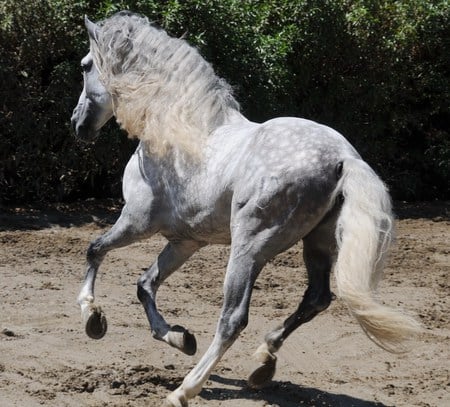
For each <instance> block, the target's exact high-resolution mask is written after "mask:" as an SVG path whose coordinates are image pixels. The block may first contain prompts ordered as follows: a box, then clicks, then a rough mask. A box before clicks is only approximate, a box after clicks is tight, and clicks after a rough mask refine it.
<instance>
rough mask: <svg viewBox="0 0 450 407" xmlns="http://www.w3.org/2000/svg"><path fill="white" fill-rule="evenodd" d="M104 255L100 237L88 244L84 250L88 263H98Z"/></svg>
mask: <svg viewBox="0 0 450 407" xmlns="http://www.w3.org/2000/svg"><path fill="white" fill-rule="evenodd" d="M104 256H105V253H104V250H103V248H102V238H101V237H100V238H98V239H96V240H94V241H92V242H91V243H90V244H89V247H88V249H87V252H86V259H87V261H88V263H90V264H96V263H97V264H99V263H100V262H101V261H102V260H103V257H104Z"/></svg>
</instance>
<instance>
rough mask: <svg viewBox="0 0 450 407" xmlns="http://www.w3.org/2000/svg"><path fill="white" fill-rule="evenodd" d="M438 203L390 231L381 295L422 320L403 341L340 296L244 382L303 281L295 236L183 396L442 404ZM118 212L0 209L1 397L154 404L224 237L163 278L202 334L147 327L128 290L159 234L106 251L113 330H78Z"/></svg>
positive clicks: (103, 297) (170, 375) (103, 283)
mask: <svg viewBox="0 0 450 407" xmlns="http://www.w3.org/2000/svg"><path fill="white" fill-rule="evenodd" d="M446 208H448V206H446V204H445V203H440V204H433V205H425V206H423V205H422V206H421V205H419V206H406V207H405V206H404V205H403V206H400V207H398V208H397V210H398V212H399V214H400V220H399V221H398V239H397V244H396V246H395V248H394V250H393V254H392V256H391V258H390V261H389V264H388V268H387V270H386V274H385V279H384V280H383V283H382V285H381V289H380V295H381V297H382V299H383V301H384V302H386V303H387V304H390V305H392V306H395V307H401V308H403V309H405V310H407V311H408V312H410V313H412V314H415V315H416V316H417V318H418V319H419V320H420V321H421V322H422V324H423V326H424V327H425V331H426V334H425V335H424V336H423V337H421V338H419V339H417V340H415V341H414V342H412V343H411V352H410V353H407V354H402V355H392V354H389V353H387V352H385V351H383V350H381V349H379V348H377V347H376V346H375V345H374V344H373V343H372V342H371V341H369V340H368V339H367V338H366V336H365V335H364V334H363V333H362V331H361V330H360V328H359V326H358V325H357V324H356V323H355V321H354V320H353V319H352V318H351V317H350V316H349V315H348V313H347V311H346V309H345V307H344V306H343V304H342V303H341V302H340V301H339V300H336V301H334V302H333V303H332V305H331V306H330V308H329V309H328V310H327V311H325V312H324V313H323V314H321V315H319V316H318V317H317V318H316V319H314V320H313V321H312V322H310V323H309V324H306V325H304V326H302V327H301V328H300V329H298V330H297V331H296V332H295V333H294V334H293V335H292V336H291V337H290V338H289V339H288V341H287V342H286V343H285V345H284V347H283V348H282V349H281V350H280V352H279V358H278V370H277V373H276V375H275V378H274V381H273V382H272V384H271V385H269V386H268V387H267V388H265V389H263V390H259V391H252V390H249V389H248V388H246V385H245V383H246V378H247V377H248V375H249V374H250V373H251V372H252V370H253V369H254V368H255V367H256V366H257V365H256V364H255V362H253V360H252V358H251V355H252V353H253V352H254V351H255V349H256V348H257V347H258V345H259V344H260V343H261V341H262V338H263V336H264V334H265V333H266V332H267V331H268V330H270V329H271V328H273V327H274V326H276V325H277V324H278V323H280V322H281V321H282V320H284V319H285V318H286V317H287V316H288V315H289V313H290V312H292V311H293V310H294V308H295V307H296V306H297V304H298V301H299V299H300V298H301V296H302V294H303V291H304V289H305V283H306V280H305V270H304V266H303V263H302V260H301V245H297V246H295V247H293V248H292V249H290V250H289V251H288V252H286V253H284V254H282V255H280V256H278V257H277V258H276V259H274V260H273V261H272V262H271V263H270V264H269V265H268V266H267V267H266V268H265V270H264V271H263V273H262V275H261V277H260V279H259V280H258V282H257V285H256V287H255V288H256V289H255V291H254V295H253V298H252V307H251V315H250V323H249V326H248V327H247V329H246V330H245V331H244V333H243V334H242V335H241V337H240V338H239V339H238V341H237V342H236V343H235V345H234V346H233V347H232V348H231V349H230V350H229V352H228V353H227V354H226V355H225V357H224V358H223V360H222V361H221V363H220V364H219V366H218V367H217V368H216V370H215V373H214V374H213V376H212V377H211V378H210V380H209V381H208V382H207V385H206V386H205V388H204V390H203V391H202V392H201V394H200V395H199V396H198V397H197V398H195V399H194V400H193V401H192V402H191V404H190V406H211V407H216V406H223V407H231V406H237V407H253V406H255V407H256V406H272V407H275V406H278V407H294V406H302V405H305V406H367V407H370V406H442V407H443V406H450V374H449V371H450V341H449V337H450V326H449V320H450V317H449V304H450V298H449V293H450V290H449V288H450V282H449V271H450V270H449V263H450V260H449V241H450V228H449V218H448V209H446ZM116 216H117V207H115V206H114V205H112V204H110V203H102V205H101V206H100V207H99V206H98V204H97V203H92V202H91V203H89V204H87V203H85V204H82V205H76V206H65V207H53V208H47V209H45V210H42V209H36V208H34V209H33V208H9V209H5V208H3V209H0V406H5V407H9V406H27V407H28V406H29V407H31V406H40V405H45V406H57V407H60V406H77V407H79V406H136V407H139V406H161V405H162V403H163V399H164V397H165V395H166V394H167V393H168V392H170V391H171V390H173V389H174V388H175V387H176V386H177V385H178V384H180V382H181V381H182V379H183V377H184V375H185V374H186V373H187V372H188V371H189V369H191V368H192V367H193V366H194V364H195V363H196V361H198V360H199V357H200V355H201V354H202V353H203V352H204V351H205V350H206V348H207V346H208V344H209V343H210V341H211V339H212V336H213V334H214V331H215V324H216V320H217V317H218V313H219V310H220V306H221V293H222V280H223V275H224V269H225V265H226V262H227V256H228V248H227V247H222V246H217V247H208V248H205V249H203V250H201V251H200V252H199V253H198V254H196V255H195V256H194V257H193V258H192V259H191V260H190V261H189V262H188V263H187V264H186V265H185V266H184V267H183V268H182V269H181V270H180V271H178V272H177V273H175V274H174V275H173V276H172V277H171V278H170V279H169V280H168V281H167V282H166V284H165V285H164V286H163V287H162V288H161V290H160V294H159V307H160V309H161V311H162V313H163V314H164V315H165V317H166V319H167V320H168V321H169V322H171V323H174V324H176V323H178V324H180V325H184V326H186V327H187V328H189V329H190V330H191V332H193V333H195V335H196V337H197V341H198V352H197V354H196V355H195V356H193V357H189V356H186V355H184V354H181V353H179V352H177V351H176V350H174V349H172V348H170V347H169V346H168V345H166V344H164V343H162V342H157V341H155V340H154V339H152V337H151V334H150V332H149V328H148V323H147V320H146V317H145V315H144V312H143V309H142V307H141V305H140V303H139V302H138V300H137V298H136V286H135V283H136V280H137V279H138V277H139V275H140V274H141V273H142V269H143V268H146V267H147V266H148V265H149V264H150V263H151V262H152V261H153V259H155V256H156V255H157V253H158V252H159V251H160V250H161V248H162V247H163V245H164V239H163V238H162V237H160V236H155V237H154V238H152V239H150V240H148V241H144V242H140V243H137V244H133V245H132V246H129V247H127V248H124V249H120V250H116V251H114V252H111V253H110V254H109V255H108V256H107V258H106V259H105V261H104V263H103V266H102V269H101V272H100V274H99V277H98V280H97V286H96V288H97V290H96V294H97V303H98V304H100V305H102V307H103V309H104V310H105V312H106V315H107V318H108V323H109V330H108V333H107V335H106V336H105V337H104V338H103V339H101V340H98V341H95V340H91V339H89V338H88V337H87V336H86V335H85V333H84V331H83V327H82V325H81V320H80V315H79V310H78V306H77V304H76V297H77V294H78V290H79V288H80V284H81V281H82V278H83V276H84V258H85V249H86V248H87V245H88V243H89V241H90V240H91V239H92V238H94V237H96V236H97V235H99V234H100V233H103V231H105V230H107V228H108V227H109V226H110V223H111V221H113V219H114V218H115V217H116Z"/></svg>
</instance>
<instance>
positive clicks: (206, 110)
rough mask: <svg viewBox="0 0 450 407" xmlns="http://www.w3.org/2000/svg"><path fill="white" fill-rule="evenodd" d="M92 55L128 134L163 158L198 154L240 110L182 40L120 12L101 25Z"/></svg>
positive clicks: (117, 116)
mask: <svg viewBox="0 0 450 407" xmlns="http://www.w3.org/2000/svg"><path fill="white" fill-rule="evenodd" d="M97 37H98V38H96V41H92V40H91V53H92V55H93V58H94V61H95V64H96V67H97V69H98V70H99V73H100V80H101V81H102V83H103V84H104V86H105V87H106V89H107V90H108V92H110V94H111V95H112V97H113V104H114V114H115V116H116V119H117V121H118V123H120V125H121V126H122V128H124V129H125V130H126V131H127V132H128V134H129V135H130V136H131V137H133V136H135V137H138V138H140V139H141V140H142V141H143V142H144V143H145V144H146V146H147V148H148V149H149V150H150V151H152V152H154V153H159V154H162V153H164V152H165V151H167V149H168V148H171V147H176V148H181V149H182V150H184V151H186V152H188V153H194V154H196V153H197V152H198V151H199V147H200V145H201V143H202V142H204V141H205V138H206V137H208V135H209V134H210V133H211V132H212V131H213V130H214V129H215V128H217V127H218V126H220V125H221V124H223V123H224V122H225V120H226V118H227V115H228V114H229V113H230V112H231V111H232V110H236V109H238V108H239V106H238V103H237V102H236V100H235V99H234V98H233V96H232V94H231V89H230V86H229V85H228V84H227V83H226V82H225V81H224V80H222V79H220V78H219V77H217V76H216V74H215V73H214V70H213V68H212V67H211V65H210V64H209V63H208V62H206V61H205V60H204V59H203V58H202V57H201V56H200V54H199V53H198V51H197V50H196V49H195V48H194V47H192V46H190V45H189V44H188V43H187V42H186V41H184V40H182V39H176V38H172V37H170V36H169V35H168V34H167V33H166V32H165V31H164V30H162V29H160V28H158V27H155V26H154V25H152V24H151V23H150V22H149V20H148V19H147V18H145V17H141V16H139V15H136V14H132V13H126V12H120V13H117V14H115V15H113V16H112V17H110V18H108V19H106V20H104V21H103V22H101V23H100V31H99V32H98V35H97Z"/></svg>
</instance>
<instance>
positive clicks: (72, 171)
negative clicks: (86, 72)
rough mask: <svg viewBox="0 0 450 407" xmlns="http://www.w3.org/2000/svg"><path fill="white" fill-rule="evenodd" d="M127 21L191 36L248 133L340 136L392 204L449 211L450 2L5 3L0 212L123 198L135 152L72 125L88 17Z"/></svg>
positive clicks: (122, 138) (1, 16)
mask: <svg viewBox="0 0 450 407" xmlns="http://www.w3.org/2000/svg"><path fill="white" fill-rule="evenodd" d="M121 9H128V10H132V11H136V12H140V13H143V14H145V15H147V16H148V17H149V18H150V19H151V20H153V21H155V22H156V23H158V24H160V25H161V26H163V27H164V28H165V29H166V30H167V31H168V32H169V33H171V34H172V35H174V36H181V35H182V34H184V33H186V32H187V33H188V40H189V41H190V42H191V43H192V44H194V45H196V46H197V47H199V48H200V51H201V53H202V54H203V55H204V56H205V58H206V59H207V60H208V61H209V62H211V63H212V64H213V65H214V67H215V69H216V71H217V72H218V73H219V75H221V76H223V77H224V78H226V79H227V80H228V82H229V83H231V85H232V86H233V87H234V89H235V93H236V96H237V99H238V100H239V101H240V102H241V105H242V110H243V113H244V114H245V115H246V116H247V117H249V118H250V119H252V120H256V121H263V120H266V119H268V118H271V117H273V116H280V115H295V116H301V117H306V118H309V119H313V120H316V121H319V122H322V123H325V124H328V125H330V126H332V127H334V128H335V129H337V130H338V131H340V132H342V133H343V134H344V135H345V136H346V137H347V138H348V139H349V140H350V141H351V142H352V143H353V144H354V145H355V147H356V148H357V149H358V150H359V151H360V153H361V154H362V156H363V157H364V158H365V159H366V160H367V161H368V162H369V163H370V164H371V165H372V166H373V167H374V168H375V169H376V170H377V172H378V173H380V175H381V176H382V177H383V179H384V180H385V181H386V182H387V183H388V184H389V186H390V188H391V191H392V192H393V195H394V197H395V198H396V199H404V200H428V199H436V198H440V199H448V198H449V189H448V185H449V182H448V180H449V175H450V139H449V123H450V109H449V100H450V99H449V89H450V86H449V85H450V83H449V76H450V75H449V69H450V61H449V56H450V49H449V41H450V5H449V1H448V0H397V1H395V0H298V1H290V2H286V1H285V0H253V1H250V0H242V1H237V0H187V1H176V0H169V1H151V0H149V1H143V0H142V1H115V2H114V1H87V0H83V1H80V0H79V1H70V0H41V1H36V0H20V1H17V0H1V1H0V201H1V202H2V203H5V204H8V203H23V202H32V201H36V200H44V201H70V200H75V199H81V198H87V197H113V196H119V195H120V182H121V174H122V171H123V168H124V166H125V164H126V161H127V160H128V158H129V156H130V154H131V152H132V151H133V149H134V147H135V143H136V142H135V141H131V140H128V139H127V137H126V135H124V134H123V133H122V132H121V131H120V130H118V128H117V126H116V125H114V124H110V125H108V126H107V128H105V129H104V131H103V132H102V136H101V137H100V139H99V140H97V141H96V143H94V144H90V145H86V144H80V143H78V142H77V141H76V140H75V138H74V137H73V135H72V133H71V130H70V123H69V119H70V115H71V112H72V109H73V108H74V106H75V104H76V101H77V99H78V95H79V93H80V90H81V73H80V70H79V60H80V59H81V57H82V56H83V55H84V54H85V53H86V52H87V46H88V45H87V36H86V34H85V30H84V26H83V16H84V15H85V14H87V15H88V16H89V17H90V18H91V19H93V20H98V19H103V18H105V17H107V16H109V15H111V14H112V13H114V12H116V11H119V10H121Z"/></svg>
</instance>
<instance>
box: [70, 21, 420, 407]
mask: <svg viewBox="0 0 450 407" xmlns="http://www.w3.org/2000/svg"><path fill="white" fill-rule="evenodd" d="M85 23H86V27H87V31H88V34H89V38H90V52H89V53H88V54H87V55H86V57H84V58H83V60H82V63H81V64H82V68H83V71H84V89H83V92H82V94H81V96H80V99H79V102H78V105H77V106H76V108H75V110H74V112H73V116H72V124H73V127H74V129H75V131H76V134H77V135H78V137H80V138H81V139H92V138H93V137H95V135H96V134H97V133H98V131H99V130H100V128H101V127H102V126H103V125H104V124H105V123H106V122H107V121H108V120H109V119H110V118H111V117H112V116H115V118H116V120H117V121H118V122H119V123H120V124H121V126H122V127H123V128H124V129H125V130H126V131H127V132H128V134H129V135H130V136H135V137H138V138H139V139H140V140H141V141H140V144H139V146H138V148H137V150H136V152H135V153H134V155H133V156H132V157H131V159H130V161H129V162H128V165H127V166H126V169H125V173H124V177H123V195H124V199H125V206H124V208H123V210H122V213H121V215H120V217H119V219H118V220H117V222H116V223H115V225H114V226H113V227H112V228H111V230H110V231H108V232H107V233H105V234H104V235H103V236H101V237H99V238H98V239H96V240H94V241H93V242H92V243H91V244H90V246H89V249H88V252H87V263H88V265H87V273H86V277H85V280H84V284H83V286H82V289H81V292H80V294H79V297H78V302H79V304H80V306H81V311H82V316H83V320H84V322H85V326H86V332H87V334H88V335H89V336H90V337H92V338H101V337H102V336H103V335H104V334H105V332H106V319H105V316H104V314H103V312H102V311H101V309H100V307H99V306H97V305H96V304H95V302H94V282H95V277H96V273H97V270H98V268H99V266H100V263H101V262H102V260H103V258H104V256H105V254H106V253H107V252H108V251H109V250H111V249H114V248H118V247H122V246H125V245H128V244H130V243H132V242H135V241H137V240H139V239H143V238H148V237H150V236H152V235H153V234H155V233H160V234H162V235H163V236H165V237H166V238H167V240H168V243H167V246H166V247H165V248H164V250H163V251H162V252H161V253H160V254H159V256H158V258H157V260H156V261H155V262H154V263H153V264H152V265H151V266H150V268H149V269H148V270H147V271H145V272H144V274H143V275H142V276H141V277H140V279H139V281H138V284H137V285H138V289H137V295H138V297H139V300H140V301H141V303H142V305H143V306H144V309H145V312H146V314H147V317H148V320H149V323H150V327H151V331H152V334H153V336H154V337H155V338H156V339H159V340H162V341H165V342H167V343H168V344H169V345H172V346H174V347H176V348H178V349H180V350H181V351H183V352H185V353H186V354H188V355H192V354H194V353H195V351H196V340H195V337H194V335H193V334H192V333H190V332H189V331H188V330H186V329H185V328H183V327H181V326H171V325H170V324H168V323H167V322H166V321H165V319H164V318H163V316H162V315H161V314H160V313H159V311H158V309H157V305H156V293H157V290H158V287H159V286H160V285H161V284H162V283H163V281H164V280H165V279H166V278H167V277H168V276H169V275H171V274H172V273H173V272H174V271H175V270H177V269H178V268H179V267H180V266H181V265H182V264H183V263H185V262H186V260H187V259H189V257H190V256H191V255H192V254H193V253H195V252H196V251H197V250H199V249H200V248H201V247H203V246H205V245H207V244H214V243H220V244H230V245H231V250H230V257H229V261H228V266H227V271H226V276H225V281H224V288H223V290H224V300H223V307H222V311H221V314H220V318H219V321H218V324H217V330H216V333H215V336H214V340H213V341H212V343H211V345H210V346H209V348H208V350H207V351H206V353H205V354H204V355H203V357H202V358H201V359H200V361H199V362H198V364H197V365H196V366H195V367H194V368H193V369H192V371H191V372H190V373H189V374H188V375H187V376H186V377H185V379H184V381H183V383H182V384H181V385H180V386H179V387H178V388H177V389H176V390H175V391H173V392H172V393H171V394H170V395H169V396H168V398H167V401H166V402H167V403H168V405H170V406H187V404H188V399H190V398H192V397H194V396H195V395H197V394H198V393H199V392H200V391H201V388H202V385H203V384H204V383H205V381H206V380H207V378H208V377H209V375H210V373H211V371H212V369H213V368H214V366H215V365H216V364H217V363H218V362H219V360H220V358H221V357H222V355H223V354H224V353H225V351H226V350H227V349H228V348H229V347H230V346H231V345H232V343H233V342H234V341H235V340H236V338H237V337H238V335H239V333H240V332H241V331H242V330H243V329H244V328H245V326H246V325H247V320H248V310H249V303H250V298H251V293H252V288H253V285H254V283H255V280H256V278H257V277H258V275H259V273H260V271H261V269H262V268H263V267H264V265H265V264H266V263H267V262H268V261H269V260H271V259H272V258H273V257H274V256H276V255H277V254H278V253H280V252H282V251H284V250H286V249H288V248H289V247H291V246H292V245H294V244H295V243H297V242H298V241H299V240H301V239H303V257H304V261H305V264H306V268H307V272H308V288H307V289H306V291H305V294H304V296H303V299H302V301H301V302H300V305H299V306H298V308H297V310H296V311H295V312H294V313H293V314H292V315H291V316H290V317H289V318H287V319H286V320H285V321H284V322H283V323H282V324H281V325H280V326H278V327H277V328H276V329H274V330H273V331H271V332H269V333H268V334H267V335H266V337H265V340H264V342H263V344H262V345H261V346H260V347H259V348H258V350H257V352H256V356H257V360H259V362H260V366H259V367H258V368H257V369H256V370H255V371H254V372H253V374H252V375H251V376H250V378H249V384H250V386H252V387H254V388H258V387H261V386H263V385H264V384H265V383H267V382H268V381H270V380H271V379H272V377H273V375H274V373H275V363H276V356H275V353H276V352H277V351H278V350H279V349H280V347H281V346H282V344H283V342H284V341H285V340H286V339H287V337H288V336H289V335H290V334H291V333H292V332H293V331H294V330H295V329H296V328H298V327H299V326H300V325H301V324H303V323H305V322H308V321H310V320H311V319H312V318H314V317H315V316H316V315H317V314H318V313H320V312H321V311H323V310H324V309H326V308H327V307H328V306H329V304H330V302H331V299H332V294H331V292H330V285H329V277H330V272H331V270H332V268H334V273H335V276H336V282H337V288H338V296H339V297H340V298H341V299H342V300H343V301H344V302H345V303H346V304H347V306H348V308H349V310H350V312H351V314H352V315H354V316H355V318H356V319H357V321H358V322H359V324H360V325H361V327H362V328H363V330H364V332H365V333H366V334H367V335H368V336H369V338H370V339H372V340H373V341H374V342H375V343H377V344H378V345H380V346H381V347H383V348H384V349H387V350H390V351H396V350H398V349H399V345H400V343H401V342H402V341H403V340H405V339H407V338H408V337H410V336H411V335H412V334H414V333H415V332H416V331H418V329H419V328H418V325H417V323H416V322H415V321H414V320H413V319H412V318H410V317H408V316H405V315H403V314H402V313H400V312H398V311H395V310H392V309H390V308H388V307H387V306H384V305H382V304H380V303H379V302H377V301H376V300H375V298H374V290H375V288H376V285H377V282H378V280H379V278H380V276H381V271H382V268H383V263H384V260H385V257H386V253H387V250H388V248H389V245H390V243H391V239H392V236H393V218H392V214H391V203H390V198H389V194H388V192H387V189H386V187H385V185H384V184H383V183H382V181H380V179H379V178H378V176H377V175H376V174H375V173H374V172H373V171H372V170H371V168H370V167H369V166H368V165H367V164H366V163H365V162H364V161H363V160H362V159H361V157H360V156H359V154H358V153H357V152H356V151H355V149H354V148H353V147H352V146H351V145H350V144H349V143H348V142H347V141H346V140H345V139H344V137H343V136H341V135H340V134H338V133H337V132H336V131H334V130H332V129H331V128H329V127H326V126H323V125H320V124H317V123H314V122H312V121H308V120H303V119H298V118H288V117H284V118H278V119H274V120H270V121H268V122H265V123H262V124H257V123H253V122H250V121H248V120H247V119H246V118H244V117H243V116H242V115H241V114H240V113H239V108H238V104H237V102H236V101H235V99H234V98H233V96H232V94H231V92H230V88H229V86H228V85H227V84H226V82H225V81H223V80H222V79H220V78H218V77H217V76H216V75H215V73H214V71H213V69H212V67H211V65H209V64H208V63H207V62H206V61H205V60H204V59H203V58H202V57H201V56H200V55H199V53H198V52H197V50H196V49H195V48H193V47H191V46H190V45H188V43H187V42H186V41H184V40H182V39H176V38H171V37H170V36H168V35H167V33H166V32H165V31H164V30H161V29H159V28H157V27H154V26H153V25H152V24H150V23H149V21H148V20H147V19H146V18H145V17H141V16H138V15H136V14H132V13H128V12H121V13H118V14H115V15H114V16H112V17H110V18H108V19H106V20H104V21H102V22H100V23H98V24H95V23H92V22H90V21H89V20H88V19H87V18H86V21H85ZM205 278H208V277H207V272H206V273H205Z"/></svg>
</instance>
